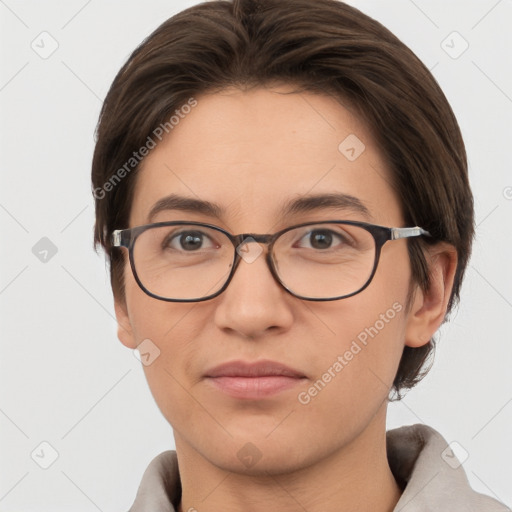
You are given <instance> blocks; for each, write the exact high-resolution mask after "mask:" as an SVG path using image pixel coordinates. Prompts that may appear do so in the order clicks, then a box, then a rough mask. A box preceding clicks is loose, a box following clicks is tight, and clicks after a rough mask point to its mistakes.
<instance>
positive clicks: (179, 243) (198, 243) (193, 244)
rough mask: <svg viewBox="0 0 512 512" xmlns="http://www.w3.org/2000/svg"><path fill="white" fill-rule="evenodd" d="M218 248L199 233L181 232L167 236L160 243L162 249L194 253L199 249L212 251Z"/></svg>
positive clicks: (203, 234)
mask: <svg viewBox="0 0 512 512" xmlns="http://www.w3.org/2000/svg"><path fill="white" fill-rule="evenodd" d="M216 247H218V244H215V243H214V242H213V240H212V239H211V238H210V237H209V236H208V235H207V234H205V233H203V232H201V231H197V230H194V231H181V232H180V233H173V234H169V235H167V236H166V237H165V239H164V240H163V242H162V248H163V249H174V250H177V251H187V252H194V251H197V250H200V249H212V248H216Z"/></svg>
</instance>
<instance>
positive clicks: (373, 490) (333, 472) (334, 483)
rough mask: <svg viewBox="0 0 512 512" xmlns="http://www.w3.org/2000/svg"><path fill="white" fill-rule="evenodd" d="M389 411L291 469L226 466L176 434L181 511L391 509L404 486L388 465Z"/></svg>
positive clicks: (387, 511) (367, 511)
mask: <svg viewBox="0 0 512 512" xmlns="http://www.w3.org/2000/svg"><path fill="white" fill-rule="evenodd" d="M385 413H386V410H385V408H383V410H381V411H379V413H378V414H377V415H376V416H375V417H374V419H373V420H372V422H371V423H370V425H369V426H368V427H367V428H366V429H365V430H364V431H363V432H362V433H360V434H359V435H358V436H357V437H356V438H355V439H353V440H352V441H351V442H350V443H349V444H347V445H345V446H343V447H341V448H340V449H339V450H337V451H335V452H333V453H332V454H330V455H329V456H328V457H326V458H323V459H321V460H318V461H316V462H315V463H314V464H312V465H309V466H308V467H304V468H301V469H299V470H294V471H292V472H287V473H276V474H271V473H270V472H269V471H267V472H265V474H264V475H256V476H255V475H247V474H240V473H235V472H231V471H227V470H223V469H221V468H219V467H217V466H215V465H213V464H212V463H210V462H209V461H208V460H206V459H204V458H203V457H201V455H200V454H198V453H197V452H196V451H194V450H193V449H192V448H191V447H190V445H188V444H186V443H184V442H183V439H181V438H178V437H176V450H177V454H178V463H179V470H180V478H181V484H182V501H181V503H180V506H179V508H178V512H189V511H190V512H194V511H197V512H218V511H219V510H222V511H223V512H239V511H244V512H263V511H268V510H279V511H280V512H296V511H297V510H307V511H308V512H348V511H353V510H358V512H370V511H371V512H391V511H393V510H394V508H395V505H396V503H397V502H398V500H399V498H400V495H401V490H400V488H399V486H398V485H397V483H396V481H395V479H394V477H393V474H392V473H391V470H390V468H389V465H388V460H387V454H386V430H385ZM297 449H300V447H299V446H297Z"/></svg>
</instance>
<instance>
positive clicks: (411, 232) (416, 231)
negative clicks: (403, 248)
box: [391, 226, 432, 240]
mask: <svg viewBox="0 0 512 512" xmlns="http://www.w3.org/2000/svg"><path fill="white" fill-rule="evenodd" d="M421 235H427V236H432V235H431V234H430V233H429V232H428V231H426V230H425V229H423V228H420V227H419V226H415V227H414V228H391V240H398V239H399V238H410V237H413V236H421Z"/></svg>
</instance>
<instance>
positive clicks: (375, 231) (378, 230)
mask: <svg viewBox="0 0 512 512" xmlns="http://www.w3.org/2000/svg"><path fill="white" fill-rule="evenodd" d="M322 224H344V225H350V226H358V227H361V228H363V229H365V230H366V231H368V232H369V233H370V234H371V235H372V236H373V238H374V240H375V258H374V264H373V269H372V272H371V274H370V276H369V278H368V279H367V280H366V282H365V284H364V285H363V286H361V287H360V288H359V289H358V290H356V291H355V292H352V293H349V294H347V295H341V296H339V297H332V298H331V297H328V298H324V297H305V296H302V295H298V294H296V293H295V292H293V291H292V290H290V289H289V288H288V287H287V286H286V285H285V284H284V283H283V282H282V281H281V279H280V277H279V275H278V273H277V270H276V268H275V265H274V260H273V252H272V251H273V247H274V244H275V242H276V241H277V239H278V238H279V237H281V236H282V235H283V234H284V233H287V232H288V231H291V230H293V229H297V228H301V227H304V226H312V225H315V226H316V225H322ZM176 225H187V226H200V227H201V226H202V227H206V228H209V229H213V230H216V231H219V232H220V233H223V234H224V235H225V236H226V237H227V238H228V239H229V240H230V241H231V243H232V244H233V247H234V259H233V264H232V266H231V271H230V273H229V276H228V277H227V279H226V282H225V283H224V285H223V286H222V287H221V288H220V289H219V290H218V291H216V292H215V293H213V294H211V295H207V296H205V297H201V298H197V299H170V298H167V297H161V296H159V295H156V294H154V293H152V292H150V291H149V290H148V289H147V288H146V287H145V286H144V285H143V284H142V282H141V280H140V279H139V276H138V274H137V270H136V268H135V261H134V256H133V248H134V246H135V242H136V240H137V238H138V237H139V236H140V235H141V234H142V233H144V232H145V231H147V230H149V229H152V228H158V227H165V226H176ZM422 235H425V236H432V235H431V234H430V233H429V232H428V231H426V230H425V229H423V228H420V227H418V226H415V227H405V228H390V227H386V226H379V225H376V224H369V223H367V222H360V221H351V220H334V221H333V220H329V221H320V222H315V221H310V222H304V223H302V224H296V225H293V226H289V227H287V228H285V229H282V230H280V231H278V232H277V233H274V234H257V233H243V234H240V235H232V234H231V233H230V232H229V231H226V230H225V229H223V228H221V227H219V226H215V225H214V224H207V223H204V222H195V221H181V220H180V221H169V222H157V223H153V224H146V225H143V226H137V227H133V228H128V229H116V230H115V231H114V232H113V233H112V237H111V241H112V245H113V246H114V247H125V248H126V249H128V252H129V259H130V266H131V269H132V273H133V276H134V278H135V281H136V282H137V284H138V285H139V287H140V288H141V289H142V291H143V292H144V293H146V294H147V295H149V296H150V297H153V298H154V299H158V300H163V301H165V302H203V301H206V300H211V299H213V298H215V297H217V296H219V295H220V294H221V293H222V292H224V291H225V290H226V288H227V287H228V286H229V283H230V282H231V280H232V279H233V276H234V274H235V272H236V269H237V268H238V265H239V264H240V260H241V259H242V256H240V254H239V253H238V251H237V248H238V247H239V246H240V245H242V244H243V242H244V241H245V240H247V239H249V238H252V239H253V240H254V241H255V242H258V243H260V244H266V245H268V250H267V254H266V257H265V259H266V262H267V266H268V268H269V270H270V273H271V274H272V276H273V277H274V279H275V280H276V282H277V283H278V284H279V285H280V286H281V287H282V288H283V289H284V290H286V291H287V292H288V293H290V294H291V295H293V296H294V297H296V298H298V299H302V300H309V301H315V302H325V301H332V300H341V299H346V298H348V297H352V296H354V295H357V294H358V293H361V292H362V291H363V290H364V289H365V288H367V287H368V285H369V284H370V283H371V281H372V279H373V277H374V276H375V272H376V271H377V266H378V264H379V260H380V254H381V249H382V246H383V245H384V244H385V243H386V242H388V241H393V240H399V239H402V238H411V237H418V236H422Z"/></svg>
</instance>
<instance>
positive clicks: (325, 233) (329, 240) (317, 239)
mask: <svg viewBox="0 0 512 512" xmlns="http://www.w3.org/2000/svg"><path fill="white" fill-rule="evenodd" d="M336 242H337V243H336ZM343 245H350V242H349V240H348V238H347V237H344V236H343V235H342V234H341V233H335V232H334V231H332V230H330V229H314V230H312V231H309V232H308V233H306V234H305V235H304V236H302V237H301V239H300V240H299V242H298V245H297V246H298V247H305V248H307V249H317V250H326V249H333V248H335V247H338V248H341V246H343Z"/></svg>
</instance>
